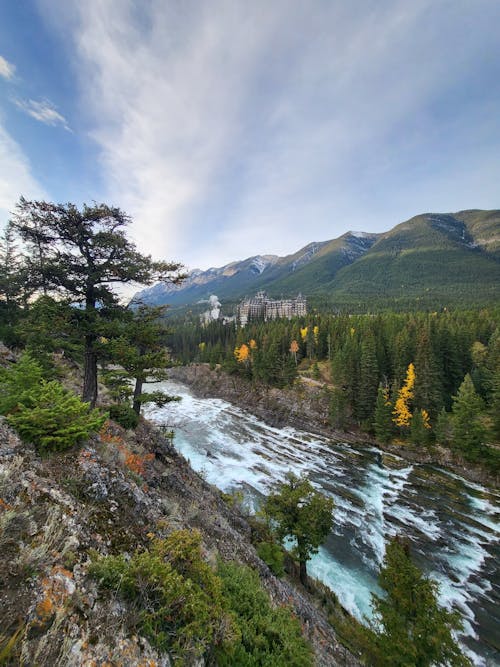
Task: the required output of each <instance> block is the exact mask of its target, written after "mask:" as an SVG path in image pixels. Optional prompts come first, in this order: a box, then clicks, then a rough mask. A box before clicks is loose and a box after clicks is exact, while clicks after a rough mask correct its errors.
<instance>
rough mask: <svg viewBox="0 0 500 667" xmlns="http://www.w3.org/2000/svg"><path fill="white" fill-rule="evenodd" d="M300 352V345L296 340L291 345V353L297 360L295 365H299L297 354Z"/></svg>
mask: <svg viewBox="0 0 500 667" xmlns="http://www.w3.org/2000/svg"><path fill="white" fill-rule="evenodd" d="M298 351H299V344H298V343H297V341H296V340H292V342H291V343H290V352H291V353H292V354H293V358H294V359H295V365H297V352H298Z"/></svg>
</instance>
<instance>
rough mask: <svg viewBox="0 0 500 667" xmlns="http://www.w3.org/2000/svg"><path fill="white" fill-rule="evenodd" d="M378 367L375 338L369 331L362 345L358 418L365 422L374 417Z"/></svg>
mask: <svg viewBox="0 0 500 667" xmlns="http://www.w3.org/2000/svg"><path fill="white" fill-rule="evenodd" d="M377 387H378V365H377V356H376V351H375V338H374V336H373V333H372V332H371V331H367V332H366V333H365V335H364V336H363V342H362V343H361V358H360V371H359V389H358V401H357V404H358V408H357V416H358V418H359V419H360V420H361V421H363V420H365V419H369V418H370V417H371V416H372V415H373V410H374V406H375V401H376V400H377Z"/></svg>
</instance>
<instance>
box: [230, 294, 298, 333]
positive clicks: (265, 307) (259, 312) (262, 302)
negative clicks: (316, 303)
mask: <svg viewBox="0 0 500 667" xmlns="http://www.w3.org/2000/svg"><path fill="white" fill-rule="evenodd" d="M306 314H307V302H306V298H305V297H303V296H302V294H299V295H298V296H297V298H295V299H279V300H275V299H270V298H269V297H268V296H267V294H266V293H265V292H257V294H256V295H255V296H254V297H252V298H250V299H244V300H243V301H242V302H241V303H240V304H239V306H238V311H237V317H238V320H239V322H240V325H241V326H242V327H244V326H245V324H247V322H250V321H254V320H263V321H264V322H267V321H268V320H276V319H278V318H280V317H284V318H287V319H291V318H292V317H299V316H301V315H306Z"/></svg>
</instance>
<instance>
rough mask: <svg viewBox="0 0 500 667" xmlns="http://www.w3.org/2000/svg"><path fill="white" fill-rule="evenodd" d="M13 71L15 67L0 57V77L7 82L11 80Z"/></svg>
mask: <svg viewBox="0 0 500 667" xmlns="http://www.w3.org/2000/svg"><path fill="white" fill-rule="evenodd" d="M15 71H16V67H15V65H13V64H12V63H9V61H8V60H5V58H4V57H3V56H0V76H3V78H4V79H7V81H9V80H10V79H12V78H13V76H14V73H15Z"/></svg>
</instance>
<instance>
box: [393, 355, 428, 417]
mask: <svg viewBox="0 0 500 667" xmlns="http://www.w3.org/2000/svg"><path fill="white" fill-rule="evenodd" d="M414 386H415V366H414V365H413V364H409V366H408V370H407V371H406V379H405V382H404V384H403V386H402V387H401V389H400V390H399V393H398V397H397V399H396V403H395V404H394V410H393V411H392V414H393V415H394V417H393V420H392V421H393V422H394V423H395V424H396V425H397V426H400V427H401V428H407V427H408V426H409V425H410V421H411V411H410V407H409V403H410V401H411V400H412V398H413V387H414ZM427 419H429V416H428V415H427Z"/></svg>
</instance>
